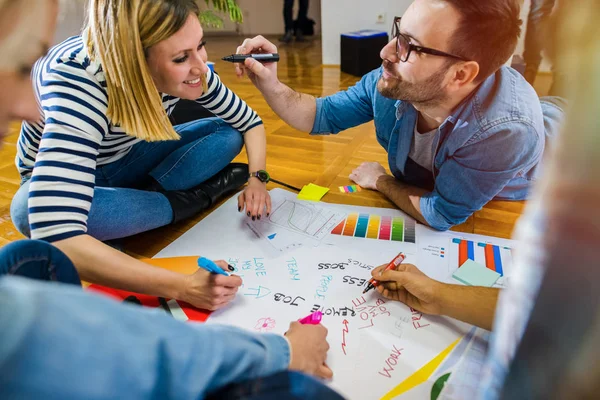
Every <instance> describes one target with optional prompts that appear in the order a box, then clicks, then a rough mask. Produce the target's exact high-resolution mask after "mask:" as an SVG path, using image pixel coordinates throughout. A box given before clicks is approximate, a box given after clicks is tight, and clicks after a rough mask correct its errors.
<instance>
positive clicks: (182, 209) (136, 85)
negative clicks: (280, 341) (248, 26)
mask: <svg viewBox="0 0 600 400" xmlns="http://www.w3.org/2000/svg"><path fill="white" fill-rule="evenodd" d="M88 9H89V15H88V23H87V26H86V27H85V28H84V31H83V34H82V35H81V36H79V37H72V38H70V39H67V40H66V41H65V42H63V43H61V44H59V45H57V46H56V47H54V48H53V49H51V50H50V51H49V53H48V56H47V57H46V58H44V59H43V60H41V61H40V62H39V63H37V64H36V67H35V68H34V71H33V77H34V86H35V90H36V95H37V97H38V100H39V104H40V106H41V111H42V114H43V118H42V120H41V121H39V122H36V123H30V122H25V123H23V126H22V129H21V135H20V138H19V142H18V149H17V152H18V155H17V160H16V162H17V166H18V168H19V171H20V173H21V176H22V179H23V183H22V186H21V188H20V189H19V191H18V193H17V194H16V195H15V197H14V199H13V203H12V207H11V214H12V217H13V222H14V223H15V225H16V226H17V228H18V229H19V230H20V231H22V232H24V233H26V234H28V235H30V236H31V238H33V239H41V240H45V241H48V242H50V243H52V244H54V245H55V246H56V247H58V248H59V249H61V250H62V251H64V252H65V253H66V254H67V255H68V256H69V257H70V258H71V260H72V261H73V262H74V264H75V266H76V267H77V269H78V271H79V274H80V276H81V277H82V279H85V280H89V281H92V282H96V283H100V284H104V285H109V286H112V287H117V288H121V289H127V290H131V291H135V292H141V293H148V294H153V295H159V296H164V297H171V298H177V299H181V300H186V301H188V302H190V303H192V304H194V305H196V306H198V307H202V308H208V309H216V308H219V307H222V306H224V305H225V304H227V303H228V302H229V301H231V300H232V299H233V297H234V296H235V293H236V292H237V288H238V287H239V286H240V285H241V283H242V282H241V279H240V278H239V277H225V276H219V277H217V278H215V277H211V276H210V275H209V274H208V273H207V272H205V271H198V272H197V273H196V274H194V275H190V276H186V275H181V274H177V273H174V272H170V271H165V270H162V269H158V268H153V267H151V266H149V265H147V264H144V263H142V262H140V261H137V260H135V259H133V258H131V257H129V256H127V255H125V254H123V253H120V252H117V251H115V250H113V249H112V248H110V247H109V246H107V245H105V244H103V243H102V242H101V241H105V240H110V239H114V238H120V237H125V236H130V235H134V234H137V233H139V232H144V231H147V230H151V229H154V228H158V227H160V226H164V225H167V224H169V223H173V222H177V221H180V220H182V219H184V218H187V217H190V216H192V215H194V214H196V213H198V212H199V211H202V210H204V209H206V208H208V207H210V206H212V205H213V204H214V203H215V201H216V200H217V199H218V198H220V197H222V196H223V195H224V194H226V193H227V192H231V191H233V190H236V189H238V188H239V187H240V186H242V185H244V184H245V183H246V182H247V181H248V179H249V172H254V171H258V170H261V169H264V168H265V153H266V149H265V147H266V140H265V131H264V127H263V125H262V121H261V120H260V118H259V117H258V116H257V115H256V113H255V112H254V111H253V110H252V109H250V108H249V107H248V106H247V105H246V103H245V102H244V101H243V100H241V99H240V98H238V97H237V96H236V95H235V94H234V93H232V92H231V91H230V90H229V89H227V88H226V87H225V86H224V85H223V84H222V83H221V81H220V79H219V77H218V76H217V75H215V74H214V73H212V72H211V71H210V70H209V68H208V67H207V65H206V59H207V55H206V48H205V44H206V42H205V41H204V38H203V31H202V27H201V26H200V23H199V21H198V17H197V15H198V12H199V9H198V6H197V4H196V2H195V1H194V0H144V1H142V0H133V1H125V0H90V2H89V4H88ZM180 98H185V99H197V101H198V102H199V103H200V104H202V105H203V106H204V107H205V108H206V109H208V110H209V111H211V112H212V113H214V114H215V115H216V116H217V117H219V118H208V119H203V120H199V121H193V122H190V123H187V124H183V125H179V126H175V127H173V126H172V125H171V124H170V122H169V118H168V114H169V113H170V112H171V111H172V109H173V108H174V107H175V105H176V103H177V101H178V100H179V99H180ZM243 144H245V145H246V149H247V151H248V158H249V167H250V171H249V170H248V166H247V165H245V164H230V162H231V160H232V159H233V158H234V157H235V156H236V155H237V154H238V153H239V152H240V150H241V148H242V145H243ZM269 204H270V203H269V196H268V193H267V191H266V188H265V184H264V183H262V182H260V181H259V180H258V179H250V180H249V183H248V186H247V187H246V189H245V190H244V192H243V194H242V195H241V196H240V198H239V206H240V210H241V209H242V208H245V211H247V212H248V214H249V216H252V218H260V217H261V215H262V214H263V213H264V212H267V213H268V212H269V209H270V205H269ZM222 265H223V266H225V267H226V266H227V264H225V263H223V264H222Z"/></svg>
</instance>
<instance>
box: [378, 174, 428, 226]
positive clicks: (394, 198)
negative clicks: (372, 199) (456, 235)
mask: <svg viewBox="0 0 600 400" xmlns="http://www.w3.org/2000/svg"><path fill="white" fill-rule="evenodd" d="M377 190H378V191H379V192H381V193H383V194H384V195H385V196H386V197H387V198H388V199H390V201H391V202H392V203H394V204H395V205H396V206H397V207H398V208H399V209H401V210H402V211H404V212H405V213H407V214H408V215H410V216H411V217H413V218H415V219H416V220H417V221H419V222H421V223H423V224H425V225H429V224H428V223H427V221H426V220H425V218H424V217H423V214H421V206H420V201H421V197H422V196H423V195H424V194H426V193H427V190H425V189H421V188H418V187H415V186H410V185H407V184H405V183H402V182H400V181H399V180H397V179H396V178H394V177H393V176H390V175H383V176H380V177H379V179H377Z"/></svg>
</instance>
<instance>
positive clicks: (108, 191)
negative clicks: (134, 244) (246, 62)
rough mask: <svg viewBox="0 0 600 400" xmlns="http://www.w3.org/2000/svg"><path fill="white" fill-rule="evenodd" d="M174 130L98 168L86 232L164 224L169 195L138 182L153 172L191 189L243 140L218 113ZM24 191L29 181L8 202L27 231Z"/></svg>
mask: <svg viewBox="0 0 600 400" xmlns="http://www.w3.org/2000/svg"><path fill="white" fill-rule="evenodd" d="M175 130H176V131H177V132H178V133H179V134H180V136H181V139H180V140H171V141H165V142H140V143H137V144H135V145H134V146H133V148H132V149H131V151H130V152H129V153H128V154H127V155H126V156H125V157H123V158H122V159H120V160H118V161H115V162H114V163H110V164H108V165H104V166H99V167H98V168H97V170H96V187H95V189H94V199H93V201H92V206H91V209H90V211H89V213H88V222H87V227H88V234H89V235H91V236H93V237H95V238H96V239H98V240H102V241H105V240H112V239H118V238H123V237H127V236H132V235H135V234H138V233H141V232H146V231H149V230H152V229H156V228H159V227H161V226H165V225H168V224H169V223H170V222H171V221H172V220H173V212H172V209H171V206H170V204H169V202H168V200H167V198H166V197H165V196H164V195H162V194H161V193H158V192H149V191H144V190H138V189H136V188H140V182H144V181H146V180H147V179H148V177H149V176H152V177H153V178H154V179H155V180H157V181H158V182H160V184H161V185H162V186H163V187H164V188H165V189H166V190H185V189H190V188H192V187H194V186H197V185H199V184H200V183H202V182H204V181H205V180H207V179H209V178H211V177H212V176H214V175H215V174H216V173H218V172H219V171H220V170H222V169H223V168H225V167H226V166H227V165H228V164H229V163H230V162H231V160H233V158H234V157H235V156H236V155H237V154H238V153H239V152H240V151H241V149H242V146H243V137H242V135H241V134H240V132H239V131H237V130H235V129H233V128H231V127H230V126H229V125H228V124H227V123H225V122H224V121H223V120H221V119H219V118H206V119H202V120H198V121H192V122H189V123H187V124H182V125H177V126H176V127H175ZM142 186H143V185H142ZM28 194H29V182H24V183H23V184H22V185H21V187H20V188H19V191H18V192H17V194H16V195H15V197H14V198H13V202H12V205H11V217H12V220H13V223H14V224H15V226H16V227H17V229H18V230H19V231H20V232H21V233H23V234H24V235H26V236H30V230H29V221H28V211H27V198H28Z"/></svg>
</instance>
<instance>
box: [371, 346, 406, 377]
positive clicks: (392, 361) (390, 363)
mask: <svg viewBox="0 0 600 400" xmlns="http://www.w3.org/2000/svg"><path fill="white" fill-rule="evenodd" d="M402 350H404V349H398V348H396V345H394V348H393V349H392V352H391V354H390V356H389V357H388V359H387V360H385V364H386V365H387V368H386V367H383V370H382V371H383V372H382V371H379V372H377V373H378V374H379V375H383V376H385V377H387V378H391V377H392V372H394V367H395V366H396V365H397V364H398V358H400V356H401V355H402Z"/></svg>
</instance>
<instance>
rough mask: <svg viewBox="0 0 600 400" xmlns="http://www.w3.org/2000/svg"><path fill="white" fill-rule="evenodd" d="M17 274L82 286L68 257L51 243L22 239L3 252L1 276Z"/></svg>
mask: <svg viewBox="0 0 600 400" xmlns="http://www.w3.org/2000/svg"><path fill="white" fill-rule="evenodd" d="M2 275H18V276H22V277H25V278H32V279H37V280H42V281H57V282H62V283H71V284H74V285H81V281H80V280H79V274H78V273H77V270H76V269H75V266H74V265H73V263H72V262H71V260H69V258H68V257H67V256H66V255H65V254H64V253H63V252H62V251H60V250H59V249H57V248H56V247H54V246H52V245H51V244H50V243H47V242H43V241H41V240H19V241H17V242H12V243H9V244H7V245H6V246H4V247H2V248H1V249H0V276H2Z"/></svg>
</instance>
